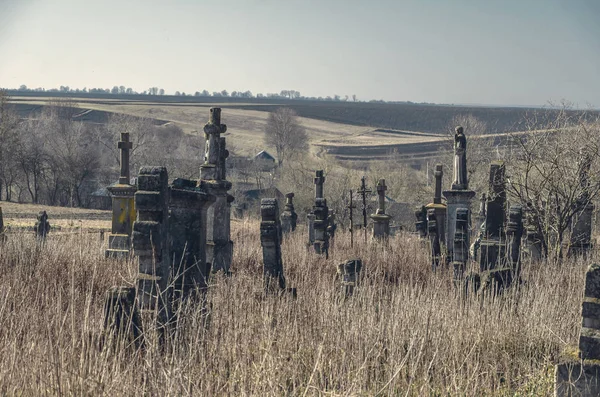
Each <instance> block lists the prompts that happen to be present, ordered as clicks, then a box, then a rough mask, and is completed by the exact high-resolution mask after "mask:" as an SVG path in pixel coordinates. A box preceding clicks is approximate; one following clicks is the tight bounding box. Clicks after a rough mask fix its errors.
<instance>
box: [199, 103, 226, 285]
mask: <svg viewBox="0 0 600 397" xmlns="http://www.w3.org/2000/svg"><path fill="white" fill-rule="evenodd" d="M225 131H227V126H226V125H225V124H221V108H211V109H210V115H209V119H208V123H207V124H206V125H205V126H204V136H205V139H206V143H205V155H204V164H202V166H201V167H200V179H201V181H200V184H199V185H200V186H199V187H200V188H202V189H203V191H205V192H206V193H207V194H209V195H212V196H215V202H214V203H213V204H212V205H211V206H210V207H209V209H208V219H207V236H206V237H207V249H206V260H207V261H208V262H210V263H211V264H212V271H213V272H218V271H221V270H222V271H223V272H225V274H229V268H230V266H231V261H232V257H233V242H232V241H231V203H232V202H233V196H231V195H229V194H228V193H227V192H228V191H229V190H230V189H231V182H229V181H227V180H226V159H227V157H228V156H229V152H228V151H227V149H226V141H225V138H223V137H221V134H223V133H225Z"/></svg>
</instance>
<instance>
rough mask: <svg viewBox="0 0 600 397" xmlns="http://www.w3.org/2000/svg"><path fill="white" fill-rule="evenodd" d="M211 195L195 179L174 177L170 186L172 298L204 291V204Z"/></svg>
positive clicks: (207, 271) (206, 270)
mask: <svg viewBox="0 0 600 397" xmlns="http://www.w3.org/2000/svg"><path fill="white" fill-rule="evenodd" d="M214 202H215V197H214V196H212V195H210V194H208V193H206V192H205V191H204V190H203V189H201V188H200V187H198V181H196V180H187V179H180V178H177V179H175V180H174V181H173V182H172V183H171V186H170V202H169V234H170V237H171V240H172V246H171V257H172V259H171V263H172V278H173V282H172V284H173V289H174V291H173V292H174V297H173V298H174V301H175V302H178V301H179V299H180V298H183V299H185V298H187V297H188V296H189V295H190V294H191V293H192V292H194V291H196V290H198V292H200V293H201V294H202V295H204V293H205V291H206V288H207V279H208V277H209V275H210V270H211V269H210V265H211V264H210V263H209V262H207V261H206V227H207V217H208V208H209V207H210V205H212V204H213V203H214Z"/></svg>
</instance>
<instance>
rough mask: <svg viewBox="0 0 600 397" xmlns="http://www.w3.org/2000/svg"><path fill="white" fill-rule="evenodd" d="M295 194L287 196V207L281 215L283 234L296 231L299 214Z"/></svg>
mask: <svg viewBox="0 0 600 397" xmlns="http://www.w3.org/2000/svg"><path fill="white" fill-rule="evenodd" d="M293 200H294V193H287V194H286V195H285V207H284V208H283V212H282V213H281V217H280V219H281V230H282V232H283V233H290V232H293V231H294V230H296V222H297V220H298V214H296V210H295V209H294V202H293Z"/></svg>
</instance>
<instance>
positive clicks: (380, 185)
mask: <svg viewBox="0 0 600 397" xmlns="http://www.w3.org/2000/svg"><path fill="white" fill-rule="evenodd" d="M386 190H387V186H386V185H385V179H380V180H379V182H377V196H378V204H379V207H378V208H377V212H376V214H385V192H386Z"/></svg>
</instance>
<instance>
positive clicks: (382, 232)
mask: <svg viewBox="0 0 600 397" xmlns="http://www.w3.org/2000/svg"><path fill="white" fill-rule="evenodd" d="M386 190H387V186H386V185H385V179H380V180H379V181H378V182H377V196H378V207H377V211H376V212H375V213H374V214H372V215H371V219H372V220H373V238H374V239H376V240H386V239H387V238H388V237H389V235H390V219H392V217H391V216H390V215H388V214H386V213H385V191H386Z"/></svg>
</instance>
